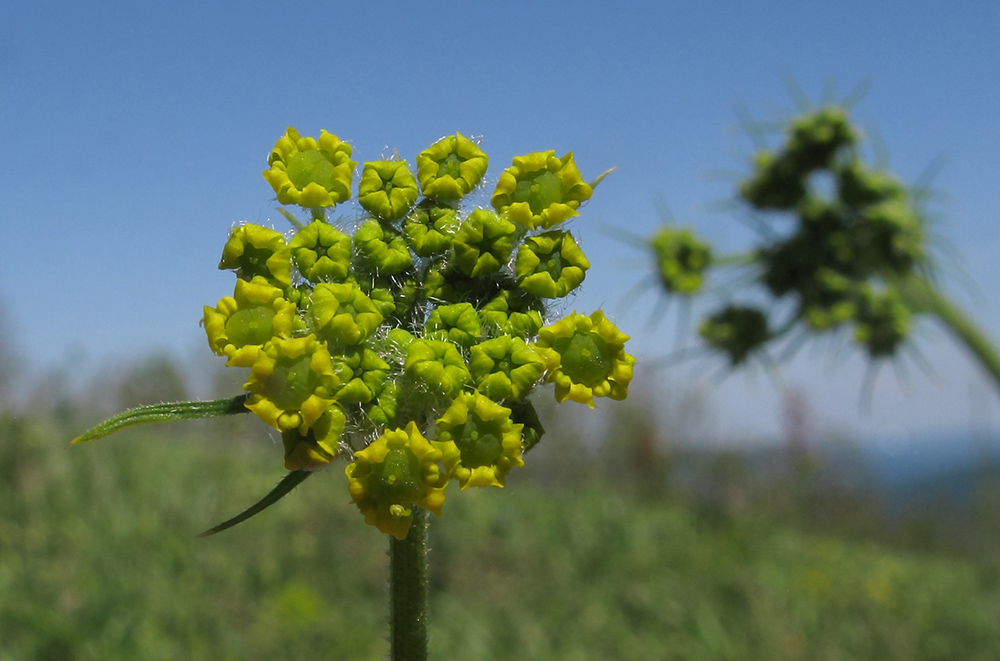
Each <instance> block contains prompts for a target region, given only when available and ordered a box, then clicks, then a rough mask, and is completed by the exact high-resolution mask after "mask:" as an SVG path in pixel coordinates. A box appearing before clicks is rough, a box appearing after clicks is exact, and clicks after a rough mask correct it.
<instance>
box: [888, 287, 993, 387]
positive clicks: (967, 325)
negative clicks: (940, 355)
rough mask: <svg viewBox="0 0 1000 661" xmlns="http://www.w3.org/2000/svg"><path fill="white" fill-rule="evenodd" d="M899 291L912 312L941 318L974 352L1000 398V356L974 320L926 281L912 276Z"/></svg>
mask: <svg viewBox="0 0 1000 661" xmlns="http://www.w3.org/2000/svg"><path fill="white" fill-rule="evenodd" d="M899 291H900V293H902V295H903V296H904V298H906V300H907V302H908V303H909V304H910V306H911V307H912V308H914V309H915V310H918V311H926V312H928V313H930V314H932V315H934V316H935V317H937V318H938V320H939V321H940V322H941V323H942V324H944V325H945V327H947V329H948V330H949V331H950V332H951V333H952V334H953V335H954V336H955V337H956V338H957V339H958V340H959V341H960V342H961V343H962V344H963V345H964V346H965V348H966V349H968V350H969V351H970V352H972V355H973V356H974V357H975V358H976V360H977V361H978V362H979V364H980V366H982V368H983V369H984V370H986V373H987V374H988V375H989V377H990V378H991V379H992V380H993V383H994V384H995V385H996V386H997V392H998V394H1000V353H998V352H997V348H996V345H995V344H994V343H993V341H992V340H991V339H990V338H989V337H988V336H987V335H986V334H985V333H984V332H983V331H982V330H981V329H980V328H979V327H978V326H977V325H976V324H975V323H974V322H973V321H972V319H970V318H969V317H968V315H966V314H965V313H964V312H963V311H962V310H961V309H960V308H959V307H958V306H957V305H955V304H954V303H953V302H952V301H951V300H950V299H949V298H948V297H947V296H945V295H944V294H943V293H942V292H941V291H940V290H938V288H937V287H935V286H934V285H933V284H932V283H930V282H928V281H927V280H926V279H925V278H922V277H919V276H910V277H908V278H906V279H905V280H903V281H902V282H901V283H900V287H899Z"/></svg>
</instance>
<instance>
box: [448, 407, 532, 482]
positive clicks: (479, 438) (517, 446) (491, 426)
mask: <svg viewBox="0 0 1000 661" xmlns="http://www.w3.org/2000/svg"><path fill="white" fill-rule="evenodd" d="M510 413H511V411H510V409H508V408H505V407H503V406H500V405H499V404H497V403H496V402H493V401H492V400H490V398H489V397H486V396H485V395H483V394H482V393H478V392H464V393H462V394H460V395H459V396H458V397H457V398H455V401H454V402H452V404H451V406H449V407H448V410H447V411H445V412H444V415H442V416H441V417H440V418H439V419H438V421H437V427H438V438H437V441H432V442H431V444H432V445H433V446H434V447H436V448H438V449H440V450H441V453H442V459H443V461H444V466H445V469H446V470H447V471H448V475H449V476H450V477H453V478H455V479H456V480H458V483H459V484H460V485H461V486H462V488H463V489H466V488H468V487H502V486H503V485H504V479H505V478H506V476H507V473H509V472H510V469H511V468H513V467H515V466H523V465H524V460H523V459H521V425H519V424H515V423H514V422H513V421H511V419H510Z"/></svg>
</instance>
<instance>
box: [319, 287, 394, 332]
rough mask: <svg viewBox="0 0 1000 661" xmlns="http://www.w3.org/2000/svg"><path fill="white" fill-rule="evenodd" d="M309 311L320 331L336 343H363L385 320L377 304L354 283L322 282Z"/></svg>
mask: <svg viewBox="0 0 1000 661" xmlns="http://www.w3.org/2000/svg"><path fill="white" fill-rule="evenodd" d="M309 311H310V314H311V315H312V318H313V320H314V321H315V322H316V332H317V333H318V334H319V335H320V337H322V338H323V339H325V340H327V341H328V342H330V343H331V344H334V345H344V346H349V345H353V344H360V343H361V342H363V341H364V340H365V338H367V337H368V336H369V335H371V334H372V333H373V332H375V329H376V328H378V326H379V324H381V323H382V314H381V313H380V312H379V311H378V309H377V308H376V307H375V304H374V303H373V302H372V300H371V299H370V298H368V297H367V296H365V295H364V293H363V292H362V291H361V289H360V288H359V287H358V286H357V285H356V284H353V283H341V284H330V283H327V282H321V283H319V284H318V285H316V288H315V289H314V290H313V295H312V303H311V306H310V310H309Z"/></svg>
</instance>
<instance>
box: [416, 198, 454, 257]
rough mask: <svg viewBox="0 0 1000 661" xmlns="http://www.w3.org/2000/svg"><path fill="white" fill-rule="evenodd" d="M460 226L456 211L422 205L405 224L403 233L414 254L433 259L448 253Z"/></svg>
mask: <svg viewBox="0 0 1000 661" xmlns="http://www.w3.org/2000/svg"><path fill="white" fill-rule="evenodd" d="M458 224H459V223H458V212H457V210H456V209H453V208H451V207H446V206H436V205H423V204H421V205H419V206H417V208H416V209H414V210H413V212H412V213H410V215H409V216H407V218H406V220H405V221H404V222H403V233H404V234H405V236H406V242H407V244H409V246H410V248H412V249H413V252H415V253H416V254H418V255H420V256H421V257H433V256H434V255H440V254H443V253H446V252H448V249H449V248H451V238H452V237H453V236H454V235H455V232H456V231H458Z"/></svg>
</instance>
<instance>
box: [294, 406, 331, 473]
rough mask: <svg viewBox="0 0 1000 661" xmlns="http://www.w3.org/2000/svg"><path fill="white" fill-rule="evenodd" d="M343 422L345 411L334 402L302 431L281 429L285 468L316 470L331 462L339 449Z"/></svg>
mask: <svg viewBox="0 0 1000 661" xmlns="http://www.w3.org/2000/svg"><path fill="white" fill-rule="evenodd" d="M346 422H347V417H346V416H345V415H344V411H343V410H342V409H341V408H340V407H339V406H337V405H336V404H333V405H331V406H328V407H327V408H326V411H324V412H323V415H321V416H320V418H319V420H317V421H316V423H315V424H313V426H312V427H310V428H309V429H308V430H307V431H306V432H305V433H304V434H303V433H301V432H300V431H299V430H298V429H286V430H285V431H283V432H281V442H282V445H284V446H285V468H286V469H287V470H290V471H294V470H306V471H315V470H319V469H320V468H323V467H324V466H326V465H327V464H329V463H330V462H331V461H333V460H334V459H335V458H336V456H337V454H338V452H339V447H340V437H341V434H343V432H344V425H345V424H346Z"/></svg>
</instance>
